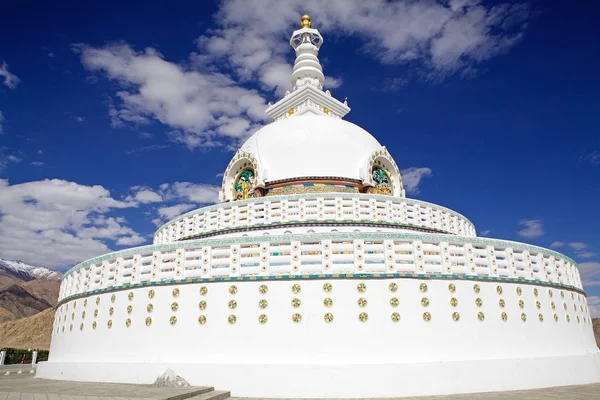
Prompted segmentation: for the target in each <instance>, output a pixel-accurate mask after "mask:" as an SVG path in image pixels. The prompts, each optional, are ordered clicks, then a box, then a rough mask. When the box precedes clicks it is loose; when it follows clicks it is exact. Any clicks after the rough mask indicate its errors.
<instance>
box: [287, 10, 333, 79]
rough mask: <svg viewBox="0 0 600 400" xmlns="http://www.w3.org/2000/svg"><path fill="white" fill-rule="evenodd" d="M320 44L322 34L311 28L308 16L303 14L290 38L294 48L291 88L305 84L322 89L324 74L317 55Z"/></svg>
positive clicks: (321, 42)
mask: <svg viewBox="0 0 600 400" xmlns="http://www.w3.org/2000/svg"><path fill="white" fill-rule="evenodd" d="M322 44H323V36H321V34H320V33H319V31H318V30H316V29H312V22H311V21H310V16H308V15H306V14H305V15H303V16H302V19H301V22H300V29H298V30H297V31H294V33H293V34H292V38H291V39H290V45H291V46H292V47H293V48H294V50H296V62H295V63H294V69H293V71H292V77H291V79H290V81H291V83H292V88H293V89H292V90H296V89H297V88H298V87H300V86H303V85H307V84H310V85H313V86H316V87H318V88H319V89H321V90H322V89H323V84H324V83H325V76H324V75H323V68H322V67H321V63H320V62H319V57H318V55H319V49H320V48H321V45H322Z"/></svg>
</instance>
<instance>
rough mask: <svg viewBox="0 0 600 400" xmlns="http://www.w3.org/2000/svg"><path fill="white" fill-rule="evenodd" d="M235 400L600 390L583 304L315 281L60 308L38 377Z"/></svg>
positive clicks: (541, 295)
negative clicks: (189, 388)
mask: <svg viewBox="0 0 600 400" xmlns="http://www.w3.org/2000/svg"><path fill="white" fill-rule="evenodd" d="M166 368H171V369H172V370H173V371H174V372H175V373H177V374H179V375H181V376H182V377H184V378H185V379H186V380H188V381H189V382H190V383H191V384H194V385H210V386H215V387H217V388H219V389H226V390H231V391H232V393H233V394H234V395H235V396H258V397H320V398H323V397H389V396H408V395H416V394H423V395H426V394H443V393H461V392H479V391H494V390H509V389H511V390H515V389H526V388H536V387H544V386H556V385H573V384H583V383H590V382H597V381H600V355H599V352H598V347H597V346H596V343H595V340H594V335H593V331H592V325H591V319H590V317H589V311H588V308H587V300H586V298H585V296H584V295H582V294H581V293H579V292H577V291H575V290H569V289H566V288H560V287H548V286H544V285H541V284H539V285H535V284H527V283H513V282H499V281H489V280H486V279H481V280H476V279H473V280H460V279H441V278H440V279H432V278H430V279H419V278H384V277H381V276H377V275H370V276H368V277H367V276H365V277H357V278H348V277H346V278H341V277H333V276H332V277H327V278H319V277H315V278H310V277H309V276H307V277H305V279H277V280H255V281H252V280H245V281H229V282H228V281H219V282H217V281H213V282H202V283H178V282H177V281H173V283H172V284H168V285H162V286H149V287H143V286H142V287H133V288H129V289H126V290H114V291H111V292H104V293H101V294H89V295H87V296H83V297H78V298H76V299H70V300H67V301H65V302H64V303H63V304H62V305H61V306H60V307H59V310H58V311H57V315H56V322H55V325H54V330H53V338H52V346H51V349H50V360H49V362H48V363H47V364H44V365H42V366H40V369H39V372H38V376H40V377H44V378H52V379H66V380H84V381H117V382H131V383H152V382H153V381H154V380H155V379H156V378H157V377H158V376H159V375H161V374H162V373H163V372H164V371H165V369H166Z"/></svg>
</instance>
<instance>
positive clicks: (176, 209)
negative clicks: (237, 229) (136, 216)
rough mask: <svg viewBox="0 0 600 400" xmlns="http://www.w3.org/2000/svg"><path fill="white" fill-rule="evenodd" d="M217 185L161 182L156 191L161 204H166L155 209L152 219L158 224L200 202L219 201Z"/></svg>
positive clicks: (192, 207)
mask: <svg viewBox="0 0 600 400" xmlns="http://www.w3.org/2000/svg"><path fill="white" fill-rule="evenodd" d="M220 189H221V188H220V187H219V186H213V185H205V184H198V183H191V182H174V183H163V184H162V185H160V187H159V190H158V192H159V193H160V196H161V197H162V199H163V204H168V205H165V206H163V207H160V208H158V210H156V212H157V214H158V216H157V217H156V218H154V219H153V220H152V223H153V224H154V225H156V226H160V225H162V224H163V223H165V222H167V221H168V220H170V219H173V218H175V217H177V216H179V215H181V214H183V213H185V212H187V211H190V210H192V209H194V208H196V207H198V206H199V205H200V204H212V203H216V202H218V201H219V190H220Z"/></svg>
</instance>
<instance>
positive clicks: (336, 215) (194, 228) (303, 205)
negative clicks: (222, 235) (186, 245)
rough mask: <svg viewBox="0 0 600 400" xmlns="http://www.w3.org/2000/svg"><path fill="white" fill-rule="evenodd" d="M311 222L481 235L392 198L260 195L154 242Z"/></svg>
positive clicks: (170, 228)
mask: <svg viewBox="0 0 600 400" xmlns="http://www.w3.org/2000/svg"><path fill="white" fill-rule="evenodd" d="M309 221H310V222H311V223H314V222H317V223H318V222H319V221H320V222H326V221H334V222H347V223H349V224H351V223H353V222H354V223H380V224H382V226H385V224H397V225H406V226H409V225H410V226H414V227H423V228H426V229H434V230H437V231H440V232H444V233H451V234H455V235H460V236H469V237H475V236H476V233H475V227H474V226H473V224H472V223H471V222H470V221H469V220H468V219H466V218H465V217H463V216H462V215H460V214H458V213H456V212H454V211H451V210H449V209H447V208H444V207H440V206H437V205H435V204H431V203H426V202H423V201H419V200H413V199H406V198H400V197H391V196H377V195H368V194H346V193H323V194H314V195H311V194H302V195H290V196H273V197H260V198H256V199H250V200H245V201H237V202H231V203H222V204H217V205H214V206H210V207H204V208H200V209H198V210H195V211H191V212H189V213H187V214H184V215H182V216H181V217H179V218H177V219H174V220H172V221H170V222H168V223H166V224H165V225H163V226H162V227H161V228H159V229H158V230H157V231H156V233H155V235H154V244H164V243H171V242H175V241H178V240H182V239H185V238H188V237H194V236H197V235H203V234H209V233H218V232H219V231H223V232H227V231H228V230H229V231H230V230H231V229H238V228H249V227H255V226H259V225H263V226H265V228H268V227H269V226H270V225H278V226H281V225H285V224H295V223H296V224H297V223H302V222H309Z"/></svg>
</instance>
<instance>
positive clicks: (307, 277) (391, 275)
mask: <svg viewBox="0 0 600 400" xmlns="http://www.w3.org/2000/svg"><path fill="white" fill-rule="evenodd" d="M399 278H400V279H430V280H466V281H476V282H491V283H493V282H501V283H504V284H509V283H513V284H527V285H538V286H545V287H552V288H556V289H565V290H570V291H574V292H576V293H579V294H581V295H583V296H586V297H587V294H586V293H585V292H584V291H583V290H582V289H579V288H576V287H574V286H569V285H563V284H560V283H551V282H542V281H539V280H526V279H523V278H500V277H498V278H495V277H488V276H484V277H477V276H472V275H457V274H435V273H434V274H411V273H375V274H365V273H360V274H354V273H347V274H343V273H342V274H308V275H287V274H285V275H267V276H242V277H229V276H222V277H217V278H191V279H181V280H174V279H172V280H167V281H159V282H144V283H135V284H131V285H122V286H114V287H110V288H105V289H95V290H92V291H90V292H83V293H77V294H74V295H71V296H69V297H65V298H64V299H62V300H60V301H59V302H58V304H57V305H56V307H60V306H61V305H63V304H65V303H67V302H69V301H71V300H73V299H79V298H83V297H87V296H92V295H98V294H100V293H110V292H119V291H123V290H130V289H136V288H145V287H147V286H172V285H186V284H197V283H212V282H254V281H289V280H311V279H327V280H332V279H352V280H365V279H399ZM365 286H366V285H365ZM111 308H112V307H111Z"/></svg>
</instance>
